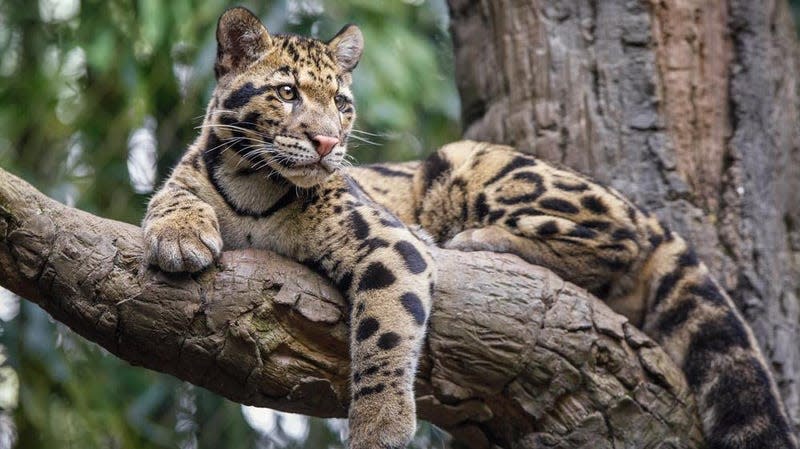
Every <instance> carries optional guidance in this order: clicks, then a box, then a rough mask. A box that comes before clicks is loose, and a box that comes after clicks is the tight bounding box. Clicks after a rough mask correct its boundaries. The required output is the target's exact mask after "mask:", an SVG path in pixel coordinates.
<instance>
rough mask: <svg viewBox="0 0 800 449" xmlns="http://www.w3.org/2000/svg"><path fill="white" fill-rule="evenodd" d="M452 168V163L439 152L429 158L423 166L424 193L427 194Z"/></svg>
mask: <svg viewBox="0 0 800 449" xmlns="http://www.w3.org/2000/svg"><path fill="white" fill-rule="evenodd" d="M452 168H453V167H452V166H451V165H450V162H449V161H447V160H446V159H444V158H443V157H442V156H441V155H440V154H439V152H436V153H433V154H431V155H430V156H428V158H427V159H425V162H423V164H422V185H423V191H424V192H427V191H428V190H429V189H430V188H431V186H432V185H433V183H434V182H435V181H436V180H437V179H439V177H441V176H442V175H444V174H445V173H447V172H449V171H450V170H451V169H452Z"/></svg>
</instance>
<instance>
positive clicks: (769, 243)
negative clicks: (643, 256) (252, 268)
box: [449, 0, 800, 425]
mask: <svg viewBox="0 0 800 449" xmlns="http://www.w3.org/2000/svg"><path fill="white" fill-rule="evenodd" d="M449 4H450V10H451V16H452V31H453V38H454V46H455V52H456V77H457V82H458V86H459V90H460V92H461V96H462V101H463V115H464V118H465V130H466V131H465V135H466V136H467V137H470V138H475V139H481V140H490V141H495V142H503V143H508V144H511V145H515V146H517V147H519V148H522V149H527V150H529V151H530V152H532V153H535V154H537V155H539V156H540V157H542V158H545V159H548V160H551V161H557V162H561V163H564V164H566V165H569V166H571V167H573V168H576V169H579V170H581V171H583V172H586V173H591V174H593V175H594V176H595V177H596V178H598V179H600V180H602V181H604V182H606V183H608V184H610V185H612V186H613V187H615V188H617V189H619V190H621V191H622V192H624V193H626V194H627V195H629V196H630V197H632V198H634V199H635V200H636V201H637V202H638V203H639V204H641V205H644V206H646V207H648V208H649V209H651V210H653V211H655V212H656V213H657V214H658V215H659V216H660V217H662V218H663V219H664V220H665V221H666V222H667V223H669V224H670V225H671V226H672V227H674V228H675V229H677V230H678V231H679V232H680V233H681V234H683V235H684V236H685V237H687V238H688V239H689V240H691V241H693V242H694V243H695V244H696V246H697V247H698V252H699V253H700V254H701V256H702V258H703V259H704V260H705V262H706V263H707V264H709V266H710V267H711V269H712V271H713V272H714V273H715V275H716V276H717V278H718V279H720V280H721V281H722V283H723V285H724V286H725V288H726V289H727V290H728V291H729V292H730V293H731V295H732V296H733V298H734V299H735V301H736V302H737V304H738V305H739V307H740V308H741V309H742V310H743V311H744V313H745V315H746V317H747V318H748V320H749V321H750V323H751V325H752V326H753V327H754V329H755V332H756V335H757V337H758V339H759V341H760V342H761V344H762V347H763V348H764V350H765V353H766V354H767V356H768V358H769V359H771V361H772V366H773V368H774V371H775V373H776V376H777V379H778V381H779V384H780V389H781V392H782V394H783V396H784V398H785V401H786V404H787V407H788V409H789V413H790V414H791V416H792V419H793V420H794V422H795V425H797V424H798V422H800V345H798V344H797V341H798V340H800V327H799V326H798V323H799V322H800V301H799V300H798V295H799V294H798V292H800V195H798V193H797V192H798V191H800V126H798V123H800V94H798V92H799V91H800V87H799V86H800V75H799V74H800V55H799V53H800V50H799V49H800V47H799V46H798V43H797V36H796V34H795V30H794V25H793V24H792V23H791V15H790V13H789V10H788V4H787V3H786V2H785V0H767V1H764V2H753V1H751V0H729V1H719V2H709V1H706V0H676V1H663V0H650V1H646V0H638V1H636V0H634V1H631V0H603V1H599V0H595V1H589V0H558V1H555V0H548V1H545V0H480V1H469V0H449Z"/></svg>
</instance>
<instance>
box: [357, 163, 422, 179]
mask: <svg viewBox="0 0 800 449" xmlns="http://www.w3.org/2000/svg"><path fill="white" fill-rule="evenodd" d="M363 168H366V169H368V170H372V171H374V172H378V173H380V174H382V175H384V176H392V177H397V178H412V177H413V176H414V175H412V174H411V173H406V172H402V171H399V170H394V169H391V168H388V167H384V166H383V165H364V166H363Z"/></svg>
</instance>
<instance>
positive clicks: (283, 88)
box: [278, 84, 297, 101]
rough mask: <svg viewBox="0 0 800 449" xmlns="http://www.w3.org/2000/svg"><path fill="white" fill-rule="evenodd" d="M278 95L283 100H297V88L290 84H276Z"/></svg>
mask: <svg viewBox="0 0 800 449" xmlns="http://www.w3.org/2000/svg"><path fill="white" fill-rule="evenodd" d="M278 96H279V97H281V100H283V101H294V100H297V89H295V88H294V86H292V85H290V84H283V85H280V86H278Z"/></svg>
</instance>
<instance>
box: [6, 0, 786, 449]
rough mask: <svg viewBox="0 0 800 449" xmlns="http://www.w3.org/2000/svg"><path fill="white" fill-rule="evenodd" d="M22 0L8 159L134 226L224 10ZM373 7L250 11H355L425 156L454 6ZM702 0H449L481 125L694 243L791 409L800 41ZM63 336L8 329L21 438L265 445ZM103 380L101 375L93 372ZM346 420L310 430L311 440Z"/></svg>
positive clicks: (379, 122) (171, 154) (395, 146)
mask: <svg viewBox="0 0 800 449" xmlns="http://www.w3.org/2000/svg"><path fill="white" fill-rule="evenodd" d="M16 3H17V2H11V1H6V2H3V3H2V4H0V8H2V9H0V11H2V14H3V18H4V23H5V24H8V26H6V27H4V28H3V29H1V30H0V31H1V32H0V44H2V45H3V47H2V48H4V50H3V61H2V67H0V69H2V70H1V71H2V75H3V76H4V81H8V82H4V83H2V85H0V98H1V99H2V101H0V114H2V116H3V120H2V121H0V164H2V166H3V167H5V168H10V169H12V170H14V171H15V172H17V173H21V174H23V175H24V177H26V178H27V179H28V180H30V181H32V182H33V183H34V184H35V185H37V186H39V187H45V188H46V191H47V192H48V193H50V194H51V195H53V196H54V197H56V198H59V199H61V200H63V201H65V202H67V203H72V204H77V205H78V206H79V207H81V208H83V209H86V210H89V211H92V212H96V213H98V214H100V215H103V216H108V217H112V218H117V219H122V220H125V221H129V222H134V223H135V222H138V220H139V218H140V217H141V213H142V210H143V206H144V201H145V196H144V195H143V194H142V193H143V192H144V191H146V190H147V188H148V187H149V186H150V185H151V183H152V181H151V179H152V175H151V174H150V173H151V171H150V170H148V167H147V164H149V163H150V162H149V160H148V159H147V157H145V156H142V155H147V154H150V153H147V152H146V151H145V150H142V148H147V147H148V145H149V146H150V147H152V148H157V149H158V154H159V158H158V167H159V169H160V172H161V173H163V171H164V170H166V169H167V167H169V166H170V165H171V163H172V161H173V160H174V159H175V158H176V157H177V155H179V154H180V152H181V151H182V150H183V147H184V145H185V144H186V142H188V141H190V140H191V138H192V137H193V135H194V131H193V130H192V129H191V128H192V126H196V125H197V124H199V119H195V117H197V116H199V115H200V112H201V111H202V108H203V104H204V103H205V100H206V98H207V95H208V91H209V86H210V84H209V83H210V82H211V80H210V72H211V70H210V65H211V61H212V60H213V35H212V33H210V32H209V30H211V29H213V27H212V26H211V24H213V23H214V21H215V20H216V17H217V16H218V14H219V12H220V11H221V10H222V9H223V7H224V6H223V2H217V3H215V2H202V4H201V3H199V2H198V3H197V4H195V3H194V2H188V1H187V2H181V1H176V2H170V3H159V2H149V1H141V2H138V3H135V4H128V3H124V2H115V1H112V2H90V1H84V2H82V3H77V2H63V1H62V2H56V1H53V2H45V1H42V2H40V4H39V5H40V7H39V9H38V11H37V10H35V9H31V8H30V7H26V5H23V4H21V3H20V4H16ZM331 3H332V2H331ZM375 3H377V2H369V1H365V2H357V1H354V2H352V4H350V5H349V6H347V7H338V6H335V5H333V4H327V3H315V2H274V3H272V4H268V5H250V6H251V7H253V6H255V7H254V8H253V9H254V10H256V11H257V12H261V15H262V17H266V23H267V25H268V26H269V27H270V29H271V30H296V31H300V32H304V33H307V32H310V33H314V34H318V35H320V36H327V35H330V34H332V32H334V31H335V30H336V29H338V28H337V27H338V25H340V24H341V23H342V22H345V21H353V22H358V23H359V24H360V25H361V26H362V28H364V30H365V32H366V35H367V36H366V37H367V42H368V46H367V51H368V53H367V56H366V57H365V61H364V62H363V63H362V65H361V66H360V67H359V72H358V73H360V75H359V76H361V77H362V78H361V79H358V78H357V80H356V84H357V88H358V89H359V90H357V92H356V94H357V97H358V98H359V99H360V112H361V119H360V120H361V121H360V123H361V125H360V126H361V127H362V129H365V130H367V131H368V132H373V133H378V134H380V135H379V136H367V139H368V140H374V139H373V137H377V138H378V139H379V140H380V143H381V144H382V145H381V150H380V153H381V157H384V156H388V157H389V158H398V159H399V158H416V157H420V155H421V154H422V152H423V148H431V147H433V146H436V145H438V144H440V143H442V142H444V141H447V140H451V139H452V138H453V137H454V136H455V135H456V131H455V126H454V123H455V119H454V116H455V115H456V114H457V108H458V107H457V100H455V95H453V89H452V87H451V86H450V85H449V84H448V83H447V82H446V81H444V80H443V78H444V77H442V76H440V75H439V72H438V70H440V69H436V70H433V71H432V70H431V67H435V66H436V63H437V62H438V63H441V61H440V59H445V60H446V55H447V40H446V39H444V38H443V37H442V36H443V34H442V23H441V22H440V21H441V20H442V19H441V17H443V16H442V12H443V7H442V5H438V6H437V5H436V4H430V3H424V4H422V5H409V4H400V3H398V4H394V3H393V4H392V6H388V5H383V4H381V5H375ZM706 3H708V2H701V1H688V0H687V1H682V2H663V3H659V2H622V1H619V2H618V1H603V2H592V1H560V2H552V1H549V2H545V1H542V2H537V1H501V2H489V1H487V2H459V1H455V0H453V1H451V2H450V5H449V6H450V9H451V13H452V21H453V23H452V26H453V37H454V42H455V51H456V68H457V75H458V80H459V81H458V83H459V91H460V94H461V97H462V101H463V106H462V110H463V117H464V120H465V125H466V126H465V129H466V134H467V135H468V136H470V137H479V138H483V139H488V140H495V141H501V142H507V143H512V144H516V145H518V146H520V147H523V148H529V149H531V150H535V151H534V152H535V153H537V154H539V155H540V156H542V157H544V158H547V159H550V160H556V161H560V162H564V163H566V164H568V165H571V166H573V167H576V168H579V169H581V170H582V171H586V172H589V173H594V174H595V176H596V177H598V178H599V179H601V180H603V181H606V182H608V183H610V184H611V185H613V186H614V187H616V188H618V189H620V190H622V191H624V192H626V193H627V194H629V195H631V196H633V197H634V198H636V199H637V201H638V202H639V203H640V204H644V205H646V206H647V207H649V208H651V209H654V210H656V211H657V212H658V213H659V214H660V215H661V216H662V217H663V218H664V219H665V220H667V221H668V222H670V223H672V224H673V225H674V226H675V227H676V228H677V229H678V230H679V231H680V232H681V233H682V234H684V235H686V236H687V237H689V239H691V240H693V241H695V242H698V243H699V244H700V246H701V253H702V255H703V258H704V259H705V260H706V261H707V263H709V264H710V265H711V267H712V269H713V270H714V271H715V272H716V273H717V275H718V278H719V279H721V280H722V281H723V283H724V285H725V286H726V288H728V290H729V291H731V292H732V293H733V296H734V298H735V299H736V300H737V302H738V304H739V305H740V307H742V308H743V310H744V311H745V313H746V315H747V316H748V318H749V319H750V320H751V322H752V323H753V324H754V326H755V328H756V332H757V334H758V336H759V338H760V340H761V341H762V343H763V344H764V347H765V350H766V351H767V353H768V354H769V356H770V357H771V359H772V360H773V362H774V368H775V369H776V371H777V372H778V373H779V377H780V379H781V380H782V382H781V388H782V390H783V392H784V394H785V397H786V398H787V402H788V406H789V409H790V413H792V414H793V417H794V419H795V420H797V415H798V412H799V411H800V401H798V392H797V388H798V386H797V382H796V381H797V379H796V376H797V375H798V374H797V373H798V372H800V370H798V369H797V368H798V363H800V362H799V361H798V351H800V349H798V346H797V345H796V344H795V342H796V341H797V338H796V337H797V332H798V327H797V324H798V314H799V313H800V312H798V302H797V296H798V287H799V285H798V279H800V277H798V276H797V274H798V269H800V266H799V264H800V262H798V255H797V253H798V251H800V243H798V242H800V235H798V234H799V233H800V231H798V229H797V225H796V223H798V219H800V217H798V214H800V204H799V203H798V198H797V196H796V194H793V193H794V192H797V187H798V182H800V181H798V177H799V176H800V174H798V172H800V170H797V167H798V166H800V139H799V138H798V134H797V133H798V130H797V123H798V122H800V121H798V107H800V106H799V105H798V93H797V92H798V76H797V74H798V56H797V51H798V50H797V43H796V36H794V35H793V31H792V28H791V21H790V19H789V17H788V8H787V6H786V4H785V3H783V2H780V1H778V2H767V3H765V4H763V5H757V4H753V5H751V4H750V2H736V1H730V2H728V3H725V2H718V3H716V4H706ZM65 4H67V5H69V4H78V5H79V6H80V7H79V8H78V9H77V10H75V9H73V10H72V11H73V12H72V13H70V14H71V15H70V14H67V13H69V11H70V10H69V9H68V8H65V6H64V5H65ZM59 5H60V6H59ZM259 6H260V8H259ZM64 11H66V13H65V12H64ZM267 12H268V14H267ZM322 15H324V16H325V19H324V20H321V19H320V16H322ZM432 17H438V19H431V18H432ZM282 22H283V23H282ZM417 27H419V28H417ZM409 30H418V31H409ZM387 49H392V50H393V51H391V52H390V51H387ZM437 49H438V50H439V51H437ZM371 55H372V56H371ZM371 58H374V59H371ZM447 67H448V66H447V63H444V68H445V69H446V68H447ZM498 67H501V68H502V70H497V68H498ZM432 72H433V73H432ZM409 105H411V106H409ZM198 111H200V112H198ZM417 117H423V119H422V120H419V119H417ZM109 118H110V119H109ZM394 120H396V121H394ZM398 129H399V130H401V131H394V130H398ZM132 130H135V131H132ZM388 130H393V133H394V134H391V135H389V136H386V135H385V133H387V131H388ZM403 130H404V131H403ZM411 136H417V138H412V137H411ZM389 137H392V138H389ZM417 139H418V140H417ZM123 142H128V144H127V145H124V144H123ZM365 145H368V144H365ZM137 151H140V152H142V153H137ZM375 153H376V152H374V151H372V152H370V151H361V152H360V153H358V157H359V159H360V160H362V161H370V160H373V158H374V157H375ZM131 154H133V155H134V156H131ZM137 154H138V156H136V155H137ZM143 162H144V163H145V165H144V167H142V166H141V165H142V163H143ZM792 169H794V171H793V170H792ZM137 189H138V192H137ZM23 304H24V303H23ZM54 327H56V326H55V325H54V324H53V323H51V322H49V321H48V320H47V318H46V316H45V315H43V314H42V313H41V311H39V310H38V309H36V308H35V307H32V306H30V305H23V307H22V310H21V312H20V314H19V316H18V317H17V318H16V319H15V320H13V321H11V322H10V323H7V325H6V326H5V327H4V335H3V338H4V343H6V344H7V347H8V349H9V356H10V361H11V366H12V367H14V368H15V369H16V370H17V372H18V373H19V377H21V378H23V379H24V381H23V382H21V391H20V406H19V407H17V408H16V412H15V415H14V421H15V423H16V425H17V427H18V431H19V446H20V447H51V446H52V447H60V446H66V445H68V444H72V445H79V446H81V447H107V446H113V447H174V446H175V445H181V446H182V447H218V446H219V445H220V444H221V443H220V442H221V441H224V442H225V444H226V445H228V447H232V446H230V445H231V444H241V445H242V446H241V447H249V446H250V445H252V444H255V443H259V442H258V440H259V437H258V436H257V435H255V434H253V433H252V432H251V431H250V430H249V429H248V427H247V426H246V425H244V422H243V421H242V418H241V414H240V412H239V408H238V406H235V405H233V404H231V403H228V402H225V401H222V400H221V399H219V398H218V397H216V396H214V395H212V394H210V393H207V392H205V391H204V390H201V389H195V388H192V387H186V386H182V385H181V384H179V383H178V382H176V381H175V380H173V379H171V378H168V377H165V376H162V375H157V374H154V373H150V372H145V371H143V370H136V369H130V368H128V367H127V366H124V364H121V363H120V362H119V361H117V360H116V359H114V358H113V357H108V356H107V355H105V354H104V353H103V352H102V351H99V350H97V349H95V348H93V347H91V346H88V345H85V344H84V343H83V342H82V341H81V340H78V339H77V338H75V337H74V336H73V335H72V334H71V333H70V332H68V331H66V330H64V329H61V330H60V331H59V332H58V333H57V334H54V333H53V328H54ZM54 335H58V337H57V339H58V341H59V342H60V345H55V344H54V342H55V340H56V337H54ZM54 348H56V349H55V350H54ZM90 375H91V376H103V377H104V378H103V379H101V381H97V382H91V384H90V385H87V382H86V381H85V379H86V378H87V377H89V376H90ZM793 376H794V377H793ZM9 388H11V387H9ZM1 423H2V422H0V424H1ZM315 426H316V427H315ZM315 429H316V430H315ZM0 433H2V432H0ZM331 433H332V432H331V430H330V428H328V427H326V426H324V425H322V424H320V423H319V422H316V424H314V425H312V427H311V433H310V434H309V435H308V438H309V441H308V443H307V447H322V446H321V441H323V440H321V439H319V438H323V439H324V438H330V437H334V436H335V435H331ZM278 434H280V431H279V432H278ZM290 436H291V435H287V437H286V438H285V441H286V442H288V443H289V444H294V443H292V438H290ZM315 438H317V439H316V440H315ZM0 444H2V439H0ZM260 444H262V445H268V444H279V443H275V442H267V441H264V440H262V441H260ZM298 444H299V442H298ZM423 444H424V443H423Z"/></svg>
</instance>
